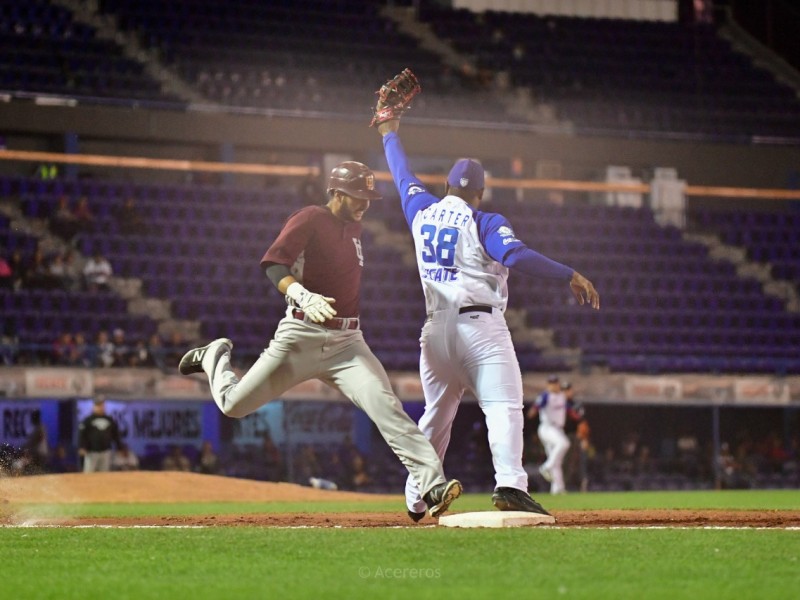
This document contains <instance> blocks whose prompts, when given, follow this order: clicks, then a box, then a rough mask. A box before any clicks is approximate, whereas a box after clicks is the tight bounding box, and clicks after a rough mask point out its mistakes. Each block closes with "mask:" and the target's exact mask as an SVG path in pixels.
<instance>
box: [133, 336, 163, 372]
mask: <svg viewBox="0 0 800 600" xmlns="http://www.w3.org/2000/svg"><path fill="white" fill-rule="evenodd" d="M155 364H156V363H155V360H154V359H153V355H152V354H150V348H149V346H148V345H147V342H146V341H144V340H136V343H135V344H134V346H133V348H132V349H131V351H130V354H129V355H128V365H129V366H131V367H154V366H155Z"/></svg>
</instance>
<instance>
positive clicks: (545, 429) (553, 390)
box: [527, 375, 575, 494]
mask: <svg viewBox="0 0 800 600" xmlns="http://www.w3.org/2000/svg"><path fill="white" fill-rule="evenodd" d="M570 404H571V403H570V402H568V400H567V394H566V392H565V390H564V389H562V387H561V383H560V381H559V379H558V375H551V376H550V377H548V378H547V390H546V391H544V392H542V393H541V394H539V396H538V397H537V398H536V402H535V404H534V405H533V406H531V407H530V409H529V410H528V414H527V417H528V418H529V419H533V418H535V417H536V415H537V414H538V415H539V427H538V428H537V430H536V432H537V434H538V436H539V441H540V442H541V443H542V446H544V451H545V454H547V460H546V461H545V462H544V463H543V464H542V465H541V466H540V467H539V473H540V474H541V476H542V477H544V479H545V481H548V482H550V493H551V494H563V493H565V492H566V487H565V485H564V469H563V465H564V457H565V456H566V455H567V452H568V451H569V447H570V441H569V438H568V437H567V434H566V433H564V425H565V424H566V421H567V413H568V412H569V411H571V410H572V407H571V406H570ZM571 416H572V415H571ZM573 418H575V417H573Z"/></svg>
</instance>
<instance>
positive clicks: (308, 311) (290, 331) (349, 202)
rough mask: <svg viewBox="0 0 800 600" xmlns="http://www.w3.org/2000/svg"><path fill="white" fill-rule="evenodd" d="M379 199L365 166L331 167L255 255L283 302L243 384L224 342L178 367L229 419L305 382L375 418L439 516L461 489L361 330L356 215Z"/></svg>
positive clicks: (430, 510) (360, 264) (205, 348)
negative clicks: (199, 382) (315, 197)
mask: <svg viewBox="0 0 800 600" xmlns="http://www.w3.org/2000/svg"><path fill="white" fill-rule="evenodd" d="M379 198H380V194H379V193H378V192H377V191H376V190H375V178H374V175H373V173H372V171H370V170H369V168H367V166H366V165H363V164H361V163H359V162H353V161H347V162H343V163H341V164H340V165H338V166H337V167H335V168H334V169H333V170H332V171H331V174H330V177H329V179H328V202H327V204H326V205H325V206H307V207H305V208H302V209H300V210H298V211H297V212H295V213H294V214H292V215H291V216H290V217H289V218H288V220H287V221H286V223H285V224H284V226H283V229H282V230H281V232H280V233H279V234H278V237H277V239H276V240H275V241H274V242H273V243H272V245H271V246H270V248H269V249H268V250H267V252H266V254H264V257H263V258H262V259H261V267H262V268H263V269H264V270H265V271H266V274H267V277H269V279H270V280H271V281H272V283H273V284H274V285H275V287H276V288H277V289H278V291H280V293H281V294H285V296H286V299H287V302H288V304H289V306H288V308H287V310H286V316H285V317H284V318H283V319H281V321H280V322H279V323H278V327H277V329H276V331H275V336H274V337H273V339H272V341H271V342H270V343H269V347H268V348H267V349H266V350H264V352H263V353H262V354H261V356H260V357H259V358H258V360H257V361H256V362H255V364H254V365H253V366H252V367H251V368H250V370H249V371H247V373H245V374H244V375H243V376H242V378H241V379H239V378H238V377H237V375H236V374H235V373H234V371H233V369H232V368H231V351H232V349H233V343H232V342H231V340H229V339H227V338H220V339H217V340H214V341H213V342H211V343H210V344H208V345H207V346H203V347H200V348H194V349H193V350H190V351H189V352H187V353H186V354H185V355H184V356H183V358H182V359H181V361H180V365H179V370H180V372H181V373H182V374H184V375H189V374H192V373H201V372H204V373H205V374H206V375H207V376H208V380H209V385H210V387H211V394H212V396H213V397H214V402H215V403H216V404H217V406H218V407H219V409H220V410H221V411H222V412H223V413H224V414H225V415H227V416H229V417H236V418H241V417H244V416H246V415H248V414H250V413H252V412H254V411H256V410H257V409H258V408H259V407H260V406H262V405H264V404H266V403H267V402H269V401H270V400H273V399H275V398H277V397H279V396H280V395H281V394H282V393H283V392H285V391H286V390H288V389H290V388H291V387H293V386H295V385H296V384H298V383H301V382H303V381H306V380H308V379H313V378H316V379H319V380H321V381H323V382H324V383H326V384H328V385H330V386H331V387H333V388H335V389H337V390H339V391H340V392H341V393H342V394H344V395H345V396H346V397H347V398H349V399H350V400H351V401H352V402H353V404H355V405H356V406H358V407H359V408H360V409H362V410H363V411H364V412H365V413H366V414H367V415H368V416H369V418H370V419H372V421H373V422H374V423H375V425H376V426H377V427H378V430H379V431H380V433H381V435H382V436H383V438H384V439H385V440H386V442H387V443H388V444H389V446H390V447H391V449H392V450H393V451H394V453H395V454H396V455H397V457H398V458H399V459H400V460H401V462H402V463H403V464H404V465H405V466H406V468H407V469H408V472H409V477H410V479H411V480H412V481H413V482H414V484H415V485H416V486H418V489H420V490H423V492H424V493H423V495H422V499H423V500H422V501H423V503H424V505H425V507H426V508H427V512H428V514H429V515H430V516H432V517H438V516H439V515H441V514H442V513H443V512H445V511H446V510H447V509H448V507H449V506H450V504H451V503H452V502H453V500H455V499H456V498H457V497H458V496H459V495H460V494H461V484H460V483H459V482H458V481H456V480H452V481H446V480H445V477H444V474H443V469H442V462H441V460H440V458H439V456H438V455H437V453H436V451H435V450H434V449H433V447H432V446H431V444H430V442H429V441H428V440H427V439H426V438H425V436H424V435H422V432H421V431H420V430H419V428H418V427H417V426H416V425H415V424H414V421H412V420H411V418H410V417H409V416H408V415H407V414H406V413H405V411H404V410H403V407H402V404H401V403H400V401H399V400H398V398H397V396H395V394H394V393H393V392H392V388H391V385H390V383H389V378H388V377H387V375H386V371H384V369H383V366H382V365H381V364H380V362H378V359H377V358H376V357H375V355H374V354H372V351H371V350H370V349H369V347H368V346H367V343H366V342H365V341H364V336H363V334H362V333H361V330H360V328H359V318H358V315H359V310H358V309H359V297H360V286H361V270H362V268H363V266H364V253H363V249H362V246H361V228H362V226H361V219H362V217H363V216H364V213H365V212H366V211H367V209H368V208H369V205H370V201H372V200H377V199H379ZM312 290H313V291H312ZM334 306H335V308H334ZM423 510H424V509H423Z"/></svg>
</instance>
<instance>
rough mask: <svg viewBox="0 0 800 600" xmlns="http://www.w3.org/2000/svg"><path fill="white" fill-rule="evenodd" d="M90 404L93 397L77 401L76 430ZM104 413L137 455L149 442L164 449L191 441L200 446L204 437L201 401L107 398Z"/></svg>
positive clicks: (91, 404)
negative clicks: (117, 399)
mask: <svg viewBox="0 0 800 600" xmlns="http://www.w3.org/2000/svg"><path fill="white" fill-rule="evenodd" d="M93 407H94V402H93V401H92V400H79V401H78V402H77V403H76V418H77V423H76V428H75V430H76V431H77V430H78V427H77V425H80V423H81V421H83V419H85V418H86V417H88V416H89V415H90V414H91V412H92V408H93ZM105 412H106V414H107V415H110V416H111V417H113V418H114V419H115V420H116V422H117V425H118V427H119V432H120V437H121V438H122V441H123V442H125V443H126V444H127V445H128V446H129V447H130V448H131V450H133V451H134V452H136V453H137V454H142V453H144V452H145V451H146V449H147V447H148V446H152V445H158V446H160V447H162V448H163V447H166V446H169V445H171V444H174V445H179V446H182V445H185V444H191V445H194V446H197V447H198V448H199V447H200V444H202V442H203V439H204V437H203V403H202V402H119V401H113V400H106V402H105Z"/></svg>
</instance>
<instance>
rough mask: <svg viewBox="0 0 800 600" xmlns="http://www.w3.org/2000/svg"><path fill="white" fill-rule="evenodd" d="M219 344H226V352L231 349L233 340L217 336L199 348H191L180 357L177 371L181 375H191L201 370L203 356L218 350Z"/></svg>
mask: <svg viewBox="0 0 800 600" xmlns="http://www.w3.org/2000/svg"><path fill="white" fill-rule="evenodd" d="M220 346H227V349H228V352H230V351H231V350H233V342H232V341H230V340H229V339H228V338H219V339H216V340H214V341H213V342H211V343H210V344H207V345H206V346H201V347H200V348H192V349H191V350H189V351H188V352H187V353H186V354H184V355H183V358H181V362H180V363H179V364H178V371H179V372H180V374H181V375H191V374H192V373H202V372H203V358H204V357H205V355H206V354H208V352H209V350H210V351H211V352H218V350H219V348H220Z"/></svg>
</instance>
